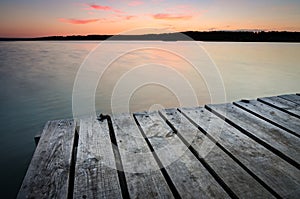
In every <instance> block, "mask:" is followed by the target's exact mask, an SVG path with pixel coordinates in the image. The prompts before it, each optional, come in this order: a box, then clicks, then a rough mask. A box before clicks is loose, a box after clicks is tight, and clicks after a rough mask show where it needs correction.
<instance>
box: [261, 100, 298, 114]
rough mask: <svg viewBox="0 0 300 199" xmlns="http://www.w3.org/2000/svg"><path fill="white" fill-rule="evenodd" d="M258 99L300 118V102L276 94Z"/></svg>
mask: <svg viewBox="0 0 300 199" xmlns="http://www.w3.org/2000/svg"><path fill="white" fill-rule="evenodd" d="M257 100H258V101H261V102H263V103H265V104H268V105H270V106H273V107H275V108H277V109H279V110H281V111H284V112H286V113H289V114H291V115H293V116H295V117H298V118H300V104H297V103H295V102H291V101H289V100H286V99H284V98H280V97H276V96H275V97H263V98H258V99H257Z"/></svg>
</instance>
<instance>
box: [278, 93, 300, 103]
mask: <svg viewBox="0 0 300 199" xmlns="http://www.w3.org/2000/svg"><path fill="white" fill-rule="evenodd" d="M278 97H280V98H283V99H286V100H289V101H291V102H294V103H296V104H299V105H300V96H299V95H296V94H290V95H279V96H278Z"/></svg>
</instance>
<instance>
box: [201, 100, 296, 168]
mask: <svg viewBox="0 0 300 199" xmlns="http://www.w3.org/2000/svg"><path fill="white" fill-rule="evenodd" d="M207 107H208V108H209V109H211V110H212V111H214V112H216V113H217V114H219V115H220V116H221V117H223V118H226V119H227V120H228V121H229V122H230V124H232V125H234V126H237V127H238V128H242V129H243V131H245V132H246V133H247V134H248V135H250V136H249V137H251V138H253V139H254V140H258V142H260V143H261V144H263V145H264V146H265V147H266V148H268V149H270V150H272V151H273V152H274V153H276V154H277V155H279V156H280V157H282V158H283V159H285V160H286V161H288V162H289V163H291V164H293V165H294V166H296V167H297V168H298V169H300V139H298V138H297V137H296V136H294V135H292V134H290V133H288V132H286V131H284V130H282V129H281V128H278V127H276V126H273V125H272V124H270V123H268V122H266V121H265V120H262V119H260V118H258V117H256V116H254V115H252V114H251V113H249V112H247V111H244V110H243V109H240V108H238V107H236V106H234V105H232V104H218V105H207Z"/></svg>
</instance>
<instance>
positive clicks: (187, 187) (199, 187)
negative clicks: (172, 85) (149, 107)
mask: <svg viewBox="0 0 300 199" xmlns="http://www.w3.org/2000/svg"><path fill="white" fill-rule="evenodd" d="M136 118H137V120H138V122H139V124H140V125H141V128H142V129H143V132H144V133H145V135H146V137H147V138H148V139H149V142H150V143H151V145H152V147H153V149H154V150H155V152H156V154H157V156H158V158H159V159H160V161H161V163H162V165H163V167H164V168H165V169H166V171H167V173H168V175H169V176H170V179H171V180H172V182H173V183H174V186H175V187H176V189H177V190H178V193H179V195H180V196H181V197H183V198H228V197H229V196H228V195H227V194H226V192H225V191H224V190H223V189H222V187H221V186H220V185H219V184H218V182H217V181H216V180H215V179H214V178H213V177H212V175H211V174H210V173H209V172H208V171H207V170H206V168H205V167H204V166H203V165H202V164H201V163H200V161H198V160H197V158H196V157H195V156H194V155H193V154H192V153H191V152H190V151H189V149H188V147H187V146H186V145H185V144H184V143H183V142H182V141H181V140H180V138H179V137H178V136H177V135H176V134H174V132H172V130H171V129H170V128H169V127H168V126H167V125H166V123H165V122H164V121H163V120H162V118H161V117H160V116H159V115H158V113H157V112H153V113H150V114H138V115H136Z"/></svg>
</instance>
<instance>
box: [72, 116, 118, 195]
mask: <svg viewBox="0 0 300 199" xmlns="http://www.w3.org/2000/svg"><path fill="white" fill-rule="evenodd" d="M73 198H78V199H79V198H122V193H121V187H120V183H119V179H118V173H117V170H116V163H115V158H114V154H113V149H112V145H111V140H110V137H109V131H108V124H107V121H106V120H104V121H102V122H99V121H97V120H96V119H95V118H88V119H82V120H80V130H79V139H78V150H77V160H76V167H75V182H74V194H73Z"/></svg>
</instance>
